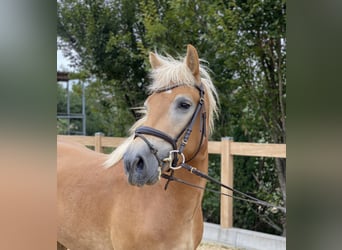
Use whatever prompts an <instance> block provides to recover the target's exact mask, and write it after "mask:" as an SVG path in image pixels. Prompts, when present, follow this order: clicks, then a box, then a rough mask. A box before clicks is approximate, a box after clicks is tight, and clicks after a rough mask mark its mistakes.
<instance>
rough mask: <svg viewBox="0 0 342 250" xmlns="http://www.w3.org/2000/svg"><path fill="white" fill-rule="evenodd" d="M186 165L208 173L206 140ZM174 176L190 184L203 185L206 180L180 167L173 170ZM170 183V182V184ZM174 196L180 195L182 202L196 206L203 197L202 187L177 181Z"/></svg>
mask: <svg viewBox="0 0 342 250" xmlns="http://www.w3.org/2000/svg"><path fill="white" fill-rule="evenodd" d="M187 164H188V165H190V166H192V167H194V168H196V169H198V170H199V171H201V172H203V173H208V145H207V141H205V142H203V145H202V147H201V149H200V150H199V152H198V154H197V156H196V157H195V158H194V159H193V160H191V161H190V162H188V163H187ZM175 177H177V178H179V179H182V180H184V181H186V182H188V183H190V184H193V185H197V186H200V187H202V188H204V187H205V184H206V180H205V179H203V178H200V177H198V176H196V175H195V174H192V173H190V172H189V171H188V170H185V169H180V170H175ZM170 185H172V184H170ZM173 191H174V193H175V196H179V197H182V198H183V200H184V202H186V203H193V205H194V206H198V205H199V202H201V200H202V197H203V192H204V191H203V189H199V188H194V187H190V186H186V185H185V184H180V183H177V185H175V189H173Z"/></svg>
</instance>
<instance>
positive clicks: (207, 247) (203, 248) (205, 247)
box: [197, 243, 238, 250]
mask: <svg viewBox="0 0 342 250" xmlns="http://www.w3.org/2000/svg"><path fill="white" fill-rule="evenodd" d="M197 250H238V249H237V248H231V247H226V246H220V245H218V244H213V243H201V244H200V246H199V247H198V248H197Z"/></svg>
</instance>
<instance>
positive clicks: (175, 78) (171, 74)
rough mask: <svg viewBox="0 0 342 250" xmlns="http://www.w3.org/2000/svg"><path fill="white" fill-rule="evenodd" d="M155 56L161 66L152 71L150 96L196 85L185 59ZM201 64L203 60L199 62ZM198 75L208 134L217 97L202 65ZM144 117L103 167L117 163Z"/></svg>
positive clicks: (205, 68) (215, 110)
mask: <svg viewBox="0 0 342 250" xmlns="http://www.w3.org/2000/svg"><path fill="white" fill-rule="evenodd" d="M156 56H157V57H158V59H159V60H160V62H161V66H160V67H158V68H157V69H152V71H151V73H150V76H151V79H152V84H151V85H150V86H148V90H149V92H150V94H152V93H154V92H156V91H158V90H160V89H163V88H167V87H170V86H172V85H175V84H182V85H187V86H194V85H195V84H196V80H195V77H194V76H193V74H192V73H191V71H190V69H189V68H188V66H187V65H186V64H185V58H181V60H175V59H174V58H173V57H171V56H167V57H165V56H161V55H158V54H157V53H156ZM200 62H203V60H200ZM200 75H201V82H202V84H203V86H204V88H205V93H206V94H207V95H208V99H209V104H208V106H209V116H208V119H209V131H210V133H211V132H212V131H213V128H214V119H215V117H216V116H217V112H218V108H217V100H218V95H217V92H216V89H215V86H214V84H213V83H212V81H211V78H210V76H209V73H208V68H207V67H206V66H204V65H202V64H200ZM145 119H146V117H145V116H144V117H143V118H141V119H140V120H138V121H137V122H136V123H135V124H134V125H133V126H132V128H131V129H130V136H129V137H128V138H127V139H126V141H125V142H124V143H123V144H121V145H120V146H119V147H117V148H116V149H115V150H114V151H113V152H112V153H111V154H110V155H109V156H108V159H107V160H106V162H105V163H104V166H105V167H106V168H109V167H112V166H114V165H115V164H116V163H118V162H119V161H120V160H121V159H122V157H123V155H124V153H125V152H126V150H127V148H128V147H129V145H130V144H131V143H132V141H133V140H134V131H135V129H136V128H137V127H139V126H141V125H142V124H143V123H144V121H145Z"/></svg>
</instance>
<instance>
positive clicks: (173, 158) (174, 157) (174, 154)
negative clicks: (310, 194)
mask: <svg viewBox="0 0 342 250" xmlns="http://www.w3.org/2000/svg"><path fill="white" fill-rule="evenodd" d="M180 86H184V84H176V85H173V86H170V87H166V88H162V89H159V90H157V91H156V93H161V92H164V91H167V90H171V89H174V88H177V87H180ZM194 87H195V88H196V89H197V90H198V91H199V95H200V99H199V101H198V103H197V106H196V109H195V111H194V113H193V115H192V117H191V119H190V120H189V122H188V123H187V125H186V126H185V127H184V128H183V129H182V130H181V132H180V133H179V134H178V136H176V137H175V138H172V137H171V136H169V135H168V134H166V133H165V132H163V131H161V130H158V129H155V128H152V127H148V126H141V127H138V128H137V129H136V130H135V137H134V138H136V137H139V138H141V139H142V140H143V141H144V142H145V143H146V144H147V146H148V147H149V149H150V151H151V153H152V154H153V155H154V156H155V157H156V159H157V161H158V164H159V167H160V169H161V168H162V167H163V166H164V164H165V161H168V162H169V163H170V166H169V170H170V171H171V173H170V175H167V174H165V173H161V171H160V173H161V177H163V178H164V179H167V182H166V184H165V187H164V189H165V190H166V189H167V187H168V185H169V183H170V182H171V181H176V182H179V183H182V184H185V185H188V186H191V187H194V188H198V189H204V187H201V186H198V185H195V184H192V183H189V182H187V181H185V180H182V179H179V178H177V177H175V176H174V175H173V174H174V171H175V170H177V169H180V168H183V169H185V170H187V171H189V172H190V173H192V174H195V175H197V176H199V177H201V178H205V179H207V180H209V181H211V182H213V183H215V184H217V185H219V186H221V187H224V188H226V189H228V190H230V191H232V192H233V193H236V194H238V195H240V197H239V196H235V195H230V194H226V193H222V192H219V191H216V190H208V191H211V192H214V193H219V194H221V195H225V196H229V197H231V198H234V199H239V200H243V201H247V202H251V203H255V204H259V205H262V206H266V207H271V208H272V209H279V210H281V211H283V212H284V213H286V208H285V207H281V206H277V205H274V204H271V203H269V202H266V201H263V200H260V199H257V198H255V197H253V196H250V195H248V194H245V193H243V192H241V191H239V190H237V189H234V188H231V187H229V186H227V185H225V184H222V183H221V182H219V181H217V180H216V179H214V178H212V177H210V176H208V175H207V174H205V173H202V172H201V171H199V170H198V169H197V168H194V167H192V166H190V165H189V164H187V162H190V161H191V160H193V159H194V158H195V157H196V155H197V154H198V152H199V151H200V148H201V146H202V143H203V138H204V137H205V136H206V112H205V109H204V94H205V92H204V89H203V84H202V82H201V83H200V84H199V85H197V84H195V85H194ZM199 114H201V116H200V119H201V122H200V133H201V139H200V143H199V145H198V148H197V150H196V151H195V153H194V154H193V155H192V156H191V157H190V158H189V159H188V160H186V159H185V156H184V153H183V152H184V149H185V147H186V145H187V143H188V140H189V137H190V135H191V132H192V128H193V126H194V124H195V121H196V118H197V117H198V115H199ZM183 134H184V136H183V140H182V141H181V143H180V146H179V148H178V149H177V144H178V141H179V139H180V138H181V137H182V135H183ZM145 135H151V136H154V137H158V138H160V139H163V140H164V141H166V142H168V143H169V144H171V146H172V150H171V151H170V152H169V158H166V159H160V158H159V156H158V154H157V153H158V150H157V149H156V147H155V146H154V145H153V144H152V143H151V142H150V141H149V140H148V139H147V138H146V137H145ZM178 155H180V156H181V157H182V161H181V163H180V164H179V165H178V166H177V164H178Z"/></svg>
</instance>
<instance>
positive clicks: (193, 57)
mask: <svg viewBox="0 0 342 250" xmlns="http://www.w3.org/2000/svg"><path fill="white" fill-rule="evenodd" d="M185 63H186V65H187V66H188V67H189V69H190V70H191V72H192V74H193V75H194V77H195V79H196V80H197V82H200V80H201V77H200V71H199V59H198V53H197V50H196V48H195V47H194V46H192V45H191V44H188V47H187V52H186V57H185Z"/></svg>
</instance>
